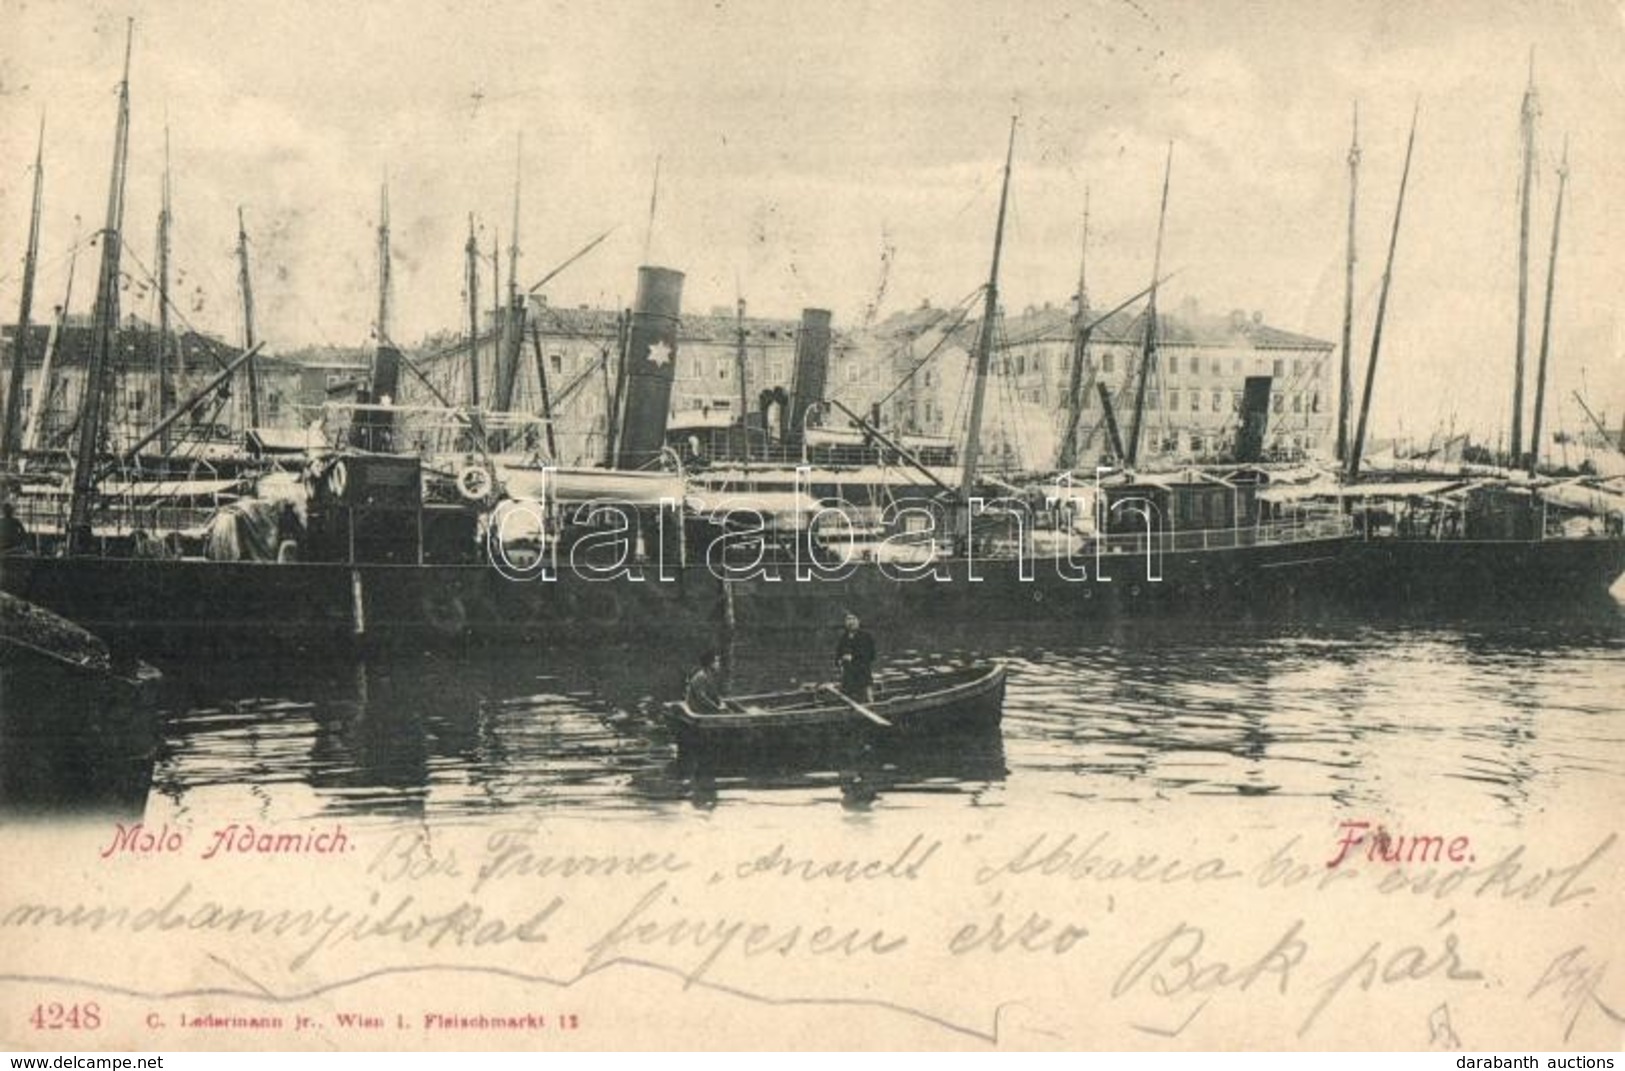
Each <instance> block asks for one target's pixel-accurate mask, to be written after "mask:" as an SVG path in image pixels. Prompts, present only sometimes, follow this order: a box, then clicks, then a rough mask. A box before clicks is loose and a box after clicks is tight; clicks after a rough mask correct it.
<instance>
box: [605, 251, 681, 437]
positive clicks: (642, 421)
mask: <svg viewBox="0 0 1625 1071" xmlns="http://www.w3.org/2000/svg"><path fill="white" fill-rule="evenodd" d="M682 304H683V273H682V272H680V271H673V270H671V269H670V268H653V267H648V266H644V267H641V268H639V269H638V296H637V300H636V301H634V302H633V303H632V329H631V333H630V335H629V337H628V339H627V343H626V362H627V376H626V410H625V413H626V415H625V421H624V423H623V425H622V429H621V442H620V449H619V451H618V453H617V456H616V462H615V467H616V468H621V469H636V468H642V467H643V466H644V465H647V464H648V463H650V462H651V461H653V460H655V459H656V458H658V457H659V456H660V449H661V447H662V446H664V445H665V442H666V417H667V415H668V414H669V413H670V412H671V386H672V380H673V379H675V378H676V374H677V324H678V313H679V312H680V311H681V309H682Z"/></svg>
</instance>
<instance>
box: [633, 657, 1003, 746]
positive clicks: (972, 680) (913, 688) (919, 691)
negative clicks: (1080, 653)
mask: <svg viewBox="0 0 1625 1071" xmlns="http://www.w3.org/2000/svg"><path fill="white" fill-rule="evenodd" d="M1006 672H1007V667H1006V666H1005V664H1004V663H1003V662H997V661H995V662H984V663H979V664H976V665H971V666H964V667H957V668H953V669H947V670H941V671H936V672H931V673H898V674H881V675H880V676H879V677H877V678H876V680H875V687H874V695H873V698H872V699H871V700H870V701H868V702H866V703H855V702H853V701H852V700H850V699H849V698H847V697H845V696H843V695H841V694H840V693H839V692H837V691H836V690H835V689H833V688H832V687H831V686H829V685H812V684H809V685H803V686H802V687H800V688H798V689H795V690H793V691H785V692H768V693H764V694H761V695H741V696H732V697H730V698H728V699H725V700H724V701H723V709H722V710H720V711H715V712H702V711H698V710H695V709H694V708H693V707H691V706H690V705H689V704H688V703H687V702H686V701H679V702H675V703H667V704H666V705H665V708H664V712H665V717H666V724H667V725H668V726H670V728H671V730H672V731H673V733H675V734H676V736H677V740H678V743H679V744H680V745H681V746H683V747H686V748H704V749H719V748H720V749H726V750H744V751H753V752H759V753H763V754H770V753H773V752H775V751H781V750H784V749H787V748H804V747H808V746H828V745H830V744H838V743H841V742H845V741H853V742H873V743H883V742H887V741H902V740H906V739H908V738H910V737H913V738H918V737H920V736H923V735H927V734H933V733H937V732H941V731H947V730H951V729H952V730H962V729H971V728H986V727H989V726H994V725H997V724H998V723H999V718H1000V717H1001V716H1002V714H1003V710H1004V682H1005V676H1006Z"/></svg>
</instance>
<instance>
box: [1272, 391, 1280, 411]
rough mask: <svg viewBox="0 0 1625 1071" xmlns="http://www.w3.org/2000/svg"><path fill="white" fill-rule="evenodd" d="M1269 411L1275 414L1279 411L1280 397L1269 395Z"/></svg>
mask: <svg viewBox="0 0 1625 1071" xmlns="http://www.w3.org/2000/svg"><path fill="white" fill-rule="evenodd" d="M1270 410H1271V411H1272V412H1276V413H1279V412H1280V411H1281V396H1280V395H1279V394H1272V395H1270Z"/></svg>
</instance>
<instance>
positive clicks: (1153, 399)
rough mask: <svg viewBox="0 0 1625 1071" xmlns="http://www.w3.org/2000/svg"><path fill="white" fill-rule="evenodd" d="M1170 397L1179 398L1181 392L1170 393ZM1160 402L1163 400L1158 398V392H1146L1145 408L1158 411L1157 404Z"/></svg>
mask: <svg viewBox="0 0 1625 1071" xmlns="http://www.w3.org/2000/svg"><path fill="white" fill-rule="evenodd" d="M1168 396H1169V397H1170V398H1178V397H1179V392H1178V391H1176V390H1173V391H1169V392H1168ZM1160 400H1161V399H1160V398H1158V397H1157V392H1156V391H1154V390H1148V391H1146V392H1145V407H1146V408H1147V409H1156V408H1157V403H1158V402H1159V401H1160ZM1175 404H1177V403H1175Z"/></svg>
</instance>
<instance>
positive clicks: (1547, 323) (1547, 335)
mask: <svg viewBox="0 0 1625 1071" xmlns="http://www.w3.org/2000/svg"><path fill="white" fill-rule="evenodd" d="M1568 184H1569V146H1568V142H1567V141H1564V143H1563V163H1562V164H1560V165H1559V166H1558V169H1557V208H1556V209H1554V210H1553V212H1552V252H1551V257H1550V258H1549V259H1548V260H1547V261H1546V309H1545V312H1544V313H1543V314H1542V316H1541V321H1540V365H1539V368H1538V370H1537V371H1536V373H1535V422H1534V424H1533V425H1532V426H1531V431H1530V433H1529V475H1531V476H1533V475H1534V474H1535V465H1536V463H1537V462H1538V461H1539V460H1540V425H1541V415H1542V411H1543V410H1544V409H1545V406H1546V354H1547V351H1548V349H1549V348H1550V343H1551V338H1552V292H1553V289H1554V288H1555V287H1556V285H1557V236H1558V232H1559V231H1561V230H1562V229H1563V193H1564V191H1565V190H1566V189H1567V188H1568Z"/></svg>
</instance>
